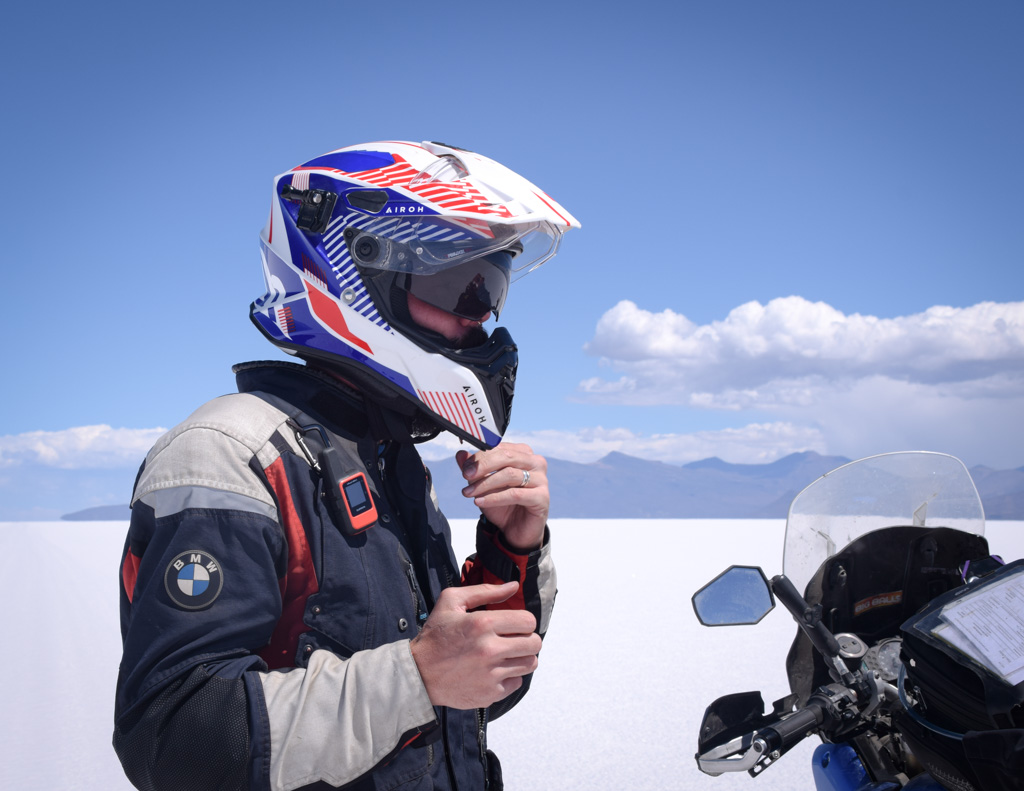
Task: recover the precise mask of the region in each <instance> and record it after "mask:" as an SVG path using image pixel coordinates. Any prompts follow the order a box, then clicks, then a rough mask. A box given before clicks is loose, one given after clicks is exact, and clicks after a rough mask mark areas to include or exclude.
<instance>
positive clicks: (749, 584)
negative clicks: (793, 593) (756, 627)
mask: <svg viewBox="0 0 1024 791" xmlns="http://www.w3.org/2000/svg"><path fill="white" fill-rule="evenodd" d="M692 601H693V611H694V612H695V613H697V620H699V621H700V622H701V623H702V624H704V625H705V626H738V625H740V624H755V623H758V622H759V621H760V620H761V619H762V618H764V617H765V616H766V615H767V614H768V613H770V612H771V611H772V609H774V607H775V597H774V596H772V586H771V583H769V582H768V578H767V577H765V575H764V572H763V571H761V569H760V568H758V567H757V566H730V567H729V568H727V569H726V570H725V571H723V572H722V573H721V574H719V575H718V576H717V577H715V578H714V579H713V580H711V582H709V583H708V584H707V585H705V586H704V587H703V588H701V589H700V590H699V591H697V592H696V593H695V594H693V599H692Z"/></svg>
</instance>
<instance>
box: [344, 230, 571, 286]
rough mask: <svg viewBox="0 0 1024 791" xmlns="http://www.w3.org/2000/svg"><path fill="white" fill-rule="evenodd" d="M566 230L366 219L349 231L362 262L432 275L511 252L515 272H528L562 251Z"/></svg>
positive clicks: (351, 244) (356, 256)
mask: <svg viewBox="0 0 1024 791" xmlns="http://www.w3.org/2000/svg"><path fill="white" fill-rule="evenodd" d="M562 232H563V229H561V228H557V227H555V226H554V225H552V224H551V223H549V222H534V223H520V224H517V225H504V224H501V223H494V222H488V221H486V220H482V219H476V218H468V219H467V218H461V219H460V218H439V217H430V218H416V219H409V218H401V219H399V218H395V217H387V218H385V217H374V218H369V217H368V218H366V220H365V221H364V222H359V221H356V222H354V223H352V225H351V226H350V227H349V229H348V230H346V231H345V236H346V241H347V242H348V246H349V250H350V251H351V254H352V257H353V258H354V259H355V261H356V263H357V264H360V265H362V266H366V267H371V268H373V269H382V270H387V271H391V272H406V273H409V274H416V275H428V274H431V273H435V272H437V271H439V270H444V269H450V268H456V267H460V266H462V265H463V264H464V263H466V262H468V261H470V260H473V259H476V258H481V257H484V256H487V255H490V254H491V253H495V252H498V251H501V250H507V251H510V252H512V253H513V256H514V258H515V261H514V265H513V266H511V269H510V271H511V272H517V273H518V272H521V273H523V274H526V273H527V272H529V271H532V270H533V269H536V268H537V267H538V266H540V265H541V264H543V263H544V262H545V261H547V260H548V259H549V258H551V257H552V256H553V255H554V254H555V253H556V252H557V250H558V244H559V242H560V241H561V237H562Z"/></svg>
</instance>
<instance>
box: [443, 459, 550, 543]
mask: <svg viewBox="0 0 1024 791" xmlns="http://www.w3.org/2000/svg"><path fill="white" fill-rule="evenodd" d="M455 461H456V462H457V463H458V465H459V467H460V469H461V470H462V477H464V478H465V479H466V480H467V481H468V482H469V485H468V486H466V488H464V489H463V490H462V494H463V495H465V496H466V497H472V498H473V502H474V503H475V504H476V505H477V506H478V507H479V508H480V510H481V511H482V512H483V514H484V516H486V517H487V521H488V522H490V523H491V524H492V525H494V526H495V527H497V528H498V529H499V530H501V532H502V533H503V534H504V536H505V541H507V542H508V544H509V545H510V546H512V547H513V548H514V549H517V550H520V551H524V552H526V551H529V550H531V549H536V548H537V547H539V546H540V542H541V540H542V539H543V538H544V525H546V524H547V521H548V508H549V507H550V505H551V495H550V493H549V492H548V463H547V460H546V459H545V458H544V457H543V456H538V455H537V454H535V453H534V452H533V449H532V448H530V446H529V445H517V444H515V443H511V442H502V443H501V444H500V445H499V446H498V447H496V448H492V449H491V450H485V451H480V452H477V453H474V454H472V455H470V454H469V453H468V452H467V451H464V450H460V451H459V452H458V453H456V454H455Z"/></svg>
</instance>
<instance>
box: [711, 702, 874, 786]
mask: <svg viewBox="0 0 1024 791" xmlns="http://www.w3.org/2000/svg"><path fill="white" fill-rule="evenodd" d="M854 700H856V695H855V693H854V692H853V690H850V689H848V688H847V687H844V686H842V685H841V684H830V685H828V686H826V687H822V688H820V689H819V690H818V691H817V692H816V693H815V694H813V695H811V697H810V699H809V700H808V701H807V705H806V706H804V707H803V708H800V709H797V710H796V711H795V712H793V713H792V714H789V715H787V716H785V717H780V718H779V719H778V720H776V721H775V722H773V723H771V724H770V725H766V726H764V727H761V728H758V729H757V730H756V731H754V732H753V733H748V734H746V735H744V736H740V737H737V738H735V739H733V740H732V741H729V742H727V743H725V744H721V745H719V746H717V747H714V748H712V749H711V750H708V751H707V752H706V753H704V754H703V755H697V765H698V766H699V767H700V770H701V771H702V772H704V773H705V774H709V775H720V774H722V773H723V772H748V773H749V774H751V775H756V774H759V773H760V772H761V771H763V770H764V769H765V768H767V767H768V766H769V765H770V764H771V763H773V762H774V761H775V760H776V759H778V758H779V757H781V756H782V754H783V753H785V752H786V751H787V750H788V749H789V748H790V747H792V746H793V745H794V744H796V743H797V742H799V741H801V740H802V739H804V738H805V737H807V736H809V735H810V734H811V733H813V732H814V731H816V730H818V729H819V728H821V727H822V726H823V725H824V726H825V728H826V729H828V728H830V727H831V726H832V725H833V724H836V723H838V722H840V721H841V720H842V710H843V709H844V708H845V707H846V706H847V705H848V704H849V703H852V702H853V701H854Z"/></svg>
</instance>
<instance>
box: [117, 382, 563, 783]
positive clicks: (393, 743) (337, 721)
mask: <svg viewBox="0 0 1024 791" xmlns="http://www.w3.org/2000/svg"><path fill="white" fill-rule="evenodd" d="M235 371H236V376H237V381H238V387H239V391H240V392H239V393H236V394H231V395H227V396H222V397H221V398H217V399H214V400H213V401H211V402H209V403H207V404H205V405H204V406H202V407H200V408H199V409H198V410H197V411H196V412H194V413H193V414H192V415H191V416H190V417H189V418H188V419H186V420H185V421H184V422H183V423H181V424H180V425H178V426H177V427H175V428H173V429H172V430H171V431H169V432H168V433H167V434H166V435H164V436H163V437H162V438H161V439H160V440H159V441H158V442H157V443H156V445H155V446H154V447H153V448H152V450H151V451H150V452H149V454H148V455H147V457H146V460H145V462H144V463H143V465H142V468H141V470H140V472H139V476H138V479H137V480H136V484H135V489H134V492H133V495H132V516H131V523H130V526H129V529H128V536H127V540H126V542H125V547H124V551H123V555H122V559H121V592H120V599H121V633H122V639H123V658H122V662H121V667H120V672H119V675H118V682H117V693H116V701H115V729H114V738H113V741H114V748H115V750H116V752H117V754H118V757H119V758H120V760H121V763H122V766H123V767H124V770H125V773H126V774H127V776H128V778H129V779H130V780H131V781H132V783H133V784H135V785H136V786H137V787H138V788H140V789H155V790H156V791H159V790H160V789H180V788H189V789H219V790H223V789H261V790H262V791H284V790H285V789H287V790H289V791H290V790H291V789H306V788H323V789H326V788H336V787H341V786H344V787H345V788H351V789H381V790H383V789H391V788H397V787H401V788H402V789H409V790H410V791H412V790H413V789H417V790H419V789H452V790H453V791H454V789H462V790H463V791H470V790H471V789H473V790H475V789H482V788H500V769H499V768H498V765H497V761H496V759H495V758H494V757H493V754H491V753H490V751H489V750H488V749H487V743H486V730H487V722H488V721H489V720H490V719H493V718H495V717H497V716H500V715H501V714H503V713H504V712H505V711H507V710H508V709H509V708H511V706H513V705H515V703H516V702H518V700H519V699H520V698H521V697H522V695H523V694H525V692H526V690H527V689H528V687H529V677H526V678H524V679H523V685H522V687H521V688H520V689H519V690H517V692H515V693H513V694H512V695H511V696H509V698H506V699H505V700H503V701H499V702H498V703H495V704H494V705H492V706H491V707H490V708H489V709H486V710H484V709H481V710H469V711H463V710H456V709H447V708H442V707H434V706H432V705H431V703H430V700H429V697H428V695H427V692H426V689H425V687H424V685H423V682H422V680H421V678H420V675H419V671H418V669H417V667H416V664H415V662H414V660H413V657H412V652H411V650H410V639H411V638H412V637H414V636H415V635H416V634H417V632H418V630H419V629H420V628H421V627H422V625H423V623H424V622H425V621H426V618H427V616H428V614H429V613H430V610H431V608H432V607H433V605H434V603H435V602H436V600H437V597H438V596H439V594H440V592H441V591H442V590H443V589H444V588H446V587H448V586H451V585H459V584H475V583H480V582H494V583H500V582H505V581H509V580H517V581H518V582H519V583H520V587H519V591H518V592H517V593H516V595H515V596H514V597H513V598H512V599H510V600H509V601H507V602H503V603H501V604H499V605H495V606H497V607H519V608H525V609H527V610H529V611H530V612H532V613H533V615H534V616H535V618H536V619H537V631H538V633H539V634H540V635H541V636H542V637H543V635H544V633H545V632H546V630H547V625H548V621H549V618H550V613H551V608H552V605H553V602H554V595H555V574H554V567H553V565H552V562H551V557H550V547H549V542H548V538H547V535H546V534H545V539H544V542H543V544H542V546H541V548H539V549H537V550H535V551H533V552H530V553H528V554H520V553H517V552H516V551H514V550H513V549H512V548H510V547H509V546H508V545H506V544H505V543H504V541H503V540H502V537H501V534H500V531H498V530H497V529H496V528H495V527H493V526H492V525H490V524H488V523H487V521H486V519H484V518H481V520H480V523H479V524H478V527H477V548H476V550H477V551H476V553H475V554H474V555H473V556H472V557H471V558H470V559H469V560H467V561H466V563H465V564H464V565H463V566H462V568H461V570H460V568H459V566H458V565H457V563H456V560H455V557H454V555H453V553H452V548H451V535H450V530H449V526H448V523H447V520H446V519H445V518H444V516H443V515H442V514H441V513H440V511H439V510H438V507H437V500H436V497H435V496H434V494H433V487H432V486H431V483H430V477H429V472H428V471H427V470H426V468H425V467H424V465H423V462H422V461H421V459H420V457H419V454H418V453H417V451H416V449H415V447H414V445H413V443H412V440H411V437H410V433H409V429H408V426H407V421H406V420H405V419H403V418H402V417H401V416H400V415H398V414H397V413H394V412H390V411H388V410H387V409H385V408H383V407H382V406H381V405H380V404H379V403H374V402H370V400H369V399H367V401H366V402H364V400H363V399H362V398H361V397H360V396H359V394H358V393H357V392H356V391H354V390H350V389H349V388H347V387H346V386H345V385H344V384H342V383H340V382H338V381H336V380H335V379H334V378H333V377H331V376H329V375H327V374H325V373H321V372H319V371H316V370H314V369H310V368H308V367H305V366H302V365H297V364H293V363H284V362H275V363H248V364H245V365H241V366H236V368H235ZM328 449H329V450H328ZM327 456H330V457H331V459H330V463H327ZM359 474H362V476H364V477H363V478H362V479H361V480H363V481H365V485H366V486H367V487H368V494H369V497H370V499H371V500H372V508H371V509H370V510H369V511H367V513H369V514H370V516H371V517H375V519H373V521H372V522H371V523H370V524H368V525H367V524H366V521H365V518H364V519H363V521H362V522H360V526H359V527H358V528H357V529H353V526H352V524H346V523H345V522H346V516H345V512H344V510H343V509H340V508H339V507H338V504H337V502H338V498H337V497H332V496H331V495H332V493H333V492H336V491H337V490H338V486H339V480H338V478H339V477H340V478H341V479H342V480H344V481H349V480H355V479H359ZM364 506H365V507H368V505H366V504H364Z"/></svg>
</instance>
